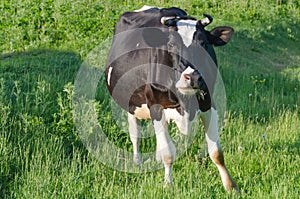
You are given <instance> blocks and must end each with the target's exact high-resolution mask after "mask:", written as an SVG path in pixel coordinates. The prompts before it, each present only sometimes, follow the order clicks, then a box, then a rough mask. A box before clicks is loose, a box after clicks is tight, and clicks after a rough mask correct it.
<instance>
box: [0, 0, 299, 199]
mask: <svg viewBox="0 0 300 199" xmlns="http://www.w3.org/2000/svg"><path fill="white" fill-rule="evenodd" d="M145 4H146V5H157V6H159V7H170V6H177V7H180V8H182V9H184V10H186V11H187V13H188V14H189V15H191V16H194V17H196V18H198V19H200V18H201V17H202V14H203V13H209V14H211V15H212V16H213V17H214V22H213V23H212V24H211V25H209V27H207V28H208V29H211V28H213V27H215V26H218V25H229V26H232V27H234V29H235V35H234V37H233V39H232V40H231V42H230V43H229V44H228V45H226V46H224V47H220V48H215V50H216V53H217V57H218V62H219V68H220V74H221V76H222V80H223V82H224V86H225V89H226V97H227V108H226V112H227V114H226V117H225V120H226V122H225V124H224V127H223V129H222V131H221V134H220V137H221V143H222V146H223V150H224V154H225V161H226V163H227V167H228V169H229V171H230V173H231V175H232V177H233V178H234V179H235V181H236V182H237V184H238V186H239V188H240V190H241V194H240V195H236V194H230V193H227V192H226V191H225V190H224V188H223V187H222V183H221V179H220V176H219V173H218V171H217V168H216V167H215V165H214V164H213V163H212V162H211V161H210V160H209V158H207V157H202V156H201V155H202V154H203V151H205V147H204V146H203V139H204V132H198V133H197V134H196V135H195V137H194V140H193V142H192V144H191V145H190V147H189V149H188V150H187V151H185V152H184V154H183V155H182V156H181V157H180V158H179V159H178V160H177V161H176V162H175V164H174V167H173V178H174V187H173V188H164V187H163V176H164V172H163V170H156V171H152V172H142V173H130V172H123V171H118V170H116V169H113V168H111V167H108V166H107V165H105V164H103V162H101V161H100V160H99V159H98V158H96V157H95V156H94V155H93V154H92V153H90V152H89V151H88V149H87V147H86V146H85V145H84V143H83V140H82V137H80V135H79V133H78V126H76V119H78V118H74V111H75V108H74V95H76V89H74V88H75V82H76V78H77V77H78V76H77V75H78V73H79V71H80V69H81V68H82V65H83V64H84V63H85V62H86V60H88V57H89V55H90V52H91V51H93V50H94V49H95V48H96V47H97V46H99V45H101V44H103V42H104V41H106V40H107V38H111V36H112V34H113V28H114V25H115V23H116V22H117V20H118V19H119V16H120V15H121V14H122V13H123V12H125V11H131V10H134V9H139V8H141V7H142V6H143V5H145ZM299 40H300V2H299V1H298V0H265V1H260V0H213V1H207V0H206V1H204V0H191V1H180V0H177V1H158V0H148V1H143V2H142V1H138V0H134V1H120V0H116V1H111V0H109V1H103V0H95V1H89V0H81V1H79V0H74V1H63V0H56V1H54V0H22V1H21V0H16V1H8V0H3V1H1V3H0V53H1V54H0V198H147V199H148V198H298V197H299V195H300V109H299V106H300V48H299V46H300V45H299V44H300V41H299ZM102 61H103V62H102V63H97V64H98V65H99V66H100V67H101V66H103V65H104V64H105V63H104V60H102ZM100 62H101V60H100ZM88 78H92V77H89V76H87V79H88ZM95 86H96V87H97V90H98V92H97V93H95V96H94V100H91V101H90V103H91V104H92V105H91V106H89V107H92V108H93V112H94V113H96V118H94V119H95V120H96V121H97V123H98V125H100V126H101V127H102V129H103V130H104V132H105V133H106V136H107V137H108V138H109V140H110V141H111V142H112V143H114V144H115V145H116V146H118V147H120V148H123V149H125V150H128V151H131V150H132V147H131V144H130V139H129V135H128V132H127V130H126V128H125V127H126V124H124V125H125V127H124V128H120V125H118V124H116V122H115V121H114V117H113V114H112V109H113V107H111V106H110V105H111V104H110V98H109V95H108V94H107V92H106V90H105V89H103V88H104V86H105V83H104V79H103V78H100V79H99V82H95ZM87 120H88V118H87ZM145 125H146V124H145ZM170 130H171V132H172V135H174V139H175V138H177V137H176V134H177V133H176V129H175V128H173V127H172V126H171V127H170ZM96 141H97V139H95V142H96ZM141 144H142V146H141V147H142V151H144V152H147V151H154V150H155V138H154V137H149V138H147V139H143V140H142V142H141ZM200 156H201V157H200Z"/></svg>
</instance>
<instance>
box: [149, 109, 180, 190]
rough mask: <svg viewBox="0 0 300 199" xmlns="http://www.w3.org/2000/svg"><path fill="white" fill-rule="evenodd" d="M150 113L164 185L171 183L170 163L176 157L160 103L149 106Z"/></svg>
mask: <svg viewBox="0 0 300 199" xmlns="http://www.w3.org/2000/svg"><path fill="white" fill-rule="evenodd" d="M150 114H151V118H152V122H153V126H154V130H155V135H156V142H157V151H156V153H157V156H160V157H159V158H158V157H157V158H158V159H161V160H162V162H163V164H164V167H165V178H164V180H165V181H164V183H165V186H168V185H173V180H172V164H173V162H174V161H175V158H176V149H175V145H174V144H173V142H172V140H171V137H170V135H169V132H168V124H167V121H166V117H165V114H164V112H163V110H162V108H161V107H160V105H154V106H152V107H151V108H150Z"/></svg>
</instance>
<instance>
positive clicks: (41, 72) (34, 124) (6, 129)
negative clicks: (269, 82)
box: [0, 50, 85, 198]
mask: <svg viewBox="0 0 300 199" xmlns="http://www.w3.org/2000/svg"><path fill="white" fill-rule="evenodd" d="M81 63H82V61H81V59H80V57H79V56H78V55H77V54H76V53H74V52H70V51H56V50H33V51H29V52H22V53H13V54H5V55H0V108H1V110H0V111H1V112H0V118H1V119H0V121H1V126H0V135H1V136H0V140H1V142H0V143H1V144H0V156H1V157H0V159H2V160H3V161H2V160H1V161H0V162H1V163H0V167H1V174H0V175H1V176H0V198H3V197H4V196H9V194H11V193H10V192H9V189H11V188H12V187H13V186H14V185H13V184H14V183H16V184H18V183H22V182H15V181H18V178H19V180H20V179H21V178H20V176H22V175H25V174H26V173H27V172H29V170H30V166H28V165H30V162H31V161H33V160H34V159H36V154H37V153H38V152H39V151H40V152H41V153H47V150H48V151H50V150H51V148H53V146H52V145H53V144H55V143H56V141H55V140H56V139H62V140H63V141H62V142H63V143H64V146H58V148H63V151H64V152H65V154H63V155H62V154H56V155H57V157H58V160H57V161H59V157H63V156H66V157H70V156H72V151H73V150H74V149H73V147H74V142H75V141H76V138H75V137H74V127H73V125H72V122H71V121H72V112H71V111H70V110H71V109H72V106H71V105H72V102H69V101H67V99H66V94H65V92H64V89H65V86H66V85H68V83H71V84H73V82H74V79H75V77H76V73H77V71H78V69H79V67H80V65H81ZM59 122H61V123H60V124H59ZM62 122H65V123H62ZM54 138H55V139H54ZM41 142H42V143H41ZM77 144H78V143H77ZM78 147H79V148H80V147H82V145H80V144H78ZM47 148H48V149H47ZM82 149H83V147H82V148H81V149H79V150H82ZM55 150H56V149H53V151H55ZM83 151H85V150H83ZM41 156H45V157H46V154H41ZM54 156H55V155H54ZM34 161H35V160H34ZM6 194H8V195H6Z"/></svg>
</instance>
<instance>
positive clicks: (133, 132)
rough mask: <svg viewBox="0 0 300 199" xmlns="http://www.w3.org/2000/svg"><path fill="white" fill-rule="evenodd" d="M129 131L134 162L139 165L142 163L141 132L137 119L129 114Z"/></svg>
mask: <svg viewBox="0 0 300 199" xmlns="http://www.w3.org/2000/svg"><path fill="white" fill-rule="evenodd" d="M128 130H129V135H130V140H131V142H132V146H133V162H134V163H135V164H137V165H140V164H141V163H142V161H141V154H140V151H139V140H140V130H139V126H138V123H137V119H136V117H134V116H133V115H131V114H130V113H128Z"/></svg>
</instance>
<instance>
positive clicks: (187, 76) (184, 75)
mask: <svg viewBox="0 0 300 199" xmlns="http://www.w3.org/2000/svg"><path fill="white" fill-rule="evenodd" d="M183 78H184V79H185V80H190V79H191V77H190V75H188V74H183Z"/></svg>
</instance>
